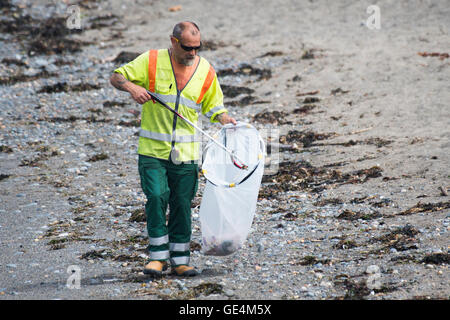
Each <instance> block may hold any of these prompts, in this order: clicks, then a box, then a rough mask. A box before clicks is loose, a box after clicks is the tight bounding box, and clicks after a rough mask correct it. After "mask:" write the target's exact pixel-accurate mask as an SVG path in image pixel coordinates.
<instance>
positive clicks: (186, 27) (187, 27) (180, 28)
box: [172, 21, 200, 39]
mask: <svg viewBox="0 0 450 320" xmlns="http://www.w3.org/2000/svg"><path fill="white" fill-rule="evenodd" d="M183 32H189V33H190V34H191V35H192V36H196V35H198V34H199V33H200V29H199V27H198V26H197V25H196V24H195V23H194V22H191V21H183V22H180V23H177V24H176V25H175V27H174V28H173V32H172V35H173V36H174V37H175V38H177V39H181V36H182V34H183Z"/></svg>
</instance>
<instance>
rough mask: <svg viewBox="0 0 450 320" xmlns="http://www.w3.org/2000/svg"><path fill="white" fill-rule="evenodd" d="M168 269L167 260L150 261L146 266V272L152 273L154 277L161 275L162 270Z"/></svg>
mask: <svg viewBox="0 0 450 320" xmlns="http://www.w3.org/2000/svg"><path fill="white" fill-rule="evenodd" d="M166 270H167V261H158V260H154V261H150V262H149V263H147V265H146V266H145V267H144V274H148V275H151V276H153V277H161V276H162V272H163V271H166Z"/></svg>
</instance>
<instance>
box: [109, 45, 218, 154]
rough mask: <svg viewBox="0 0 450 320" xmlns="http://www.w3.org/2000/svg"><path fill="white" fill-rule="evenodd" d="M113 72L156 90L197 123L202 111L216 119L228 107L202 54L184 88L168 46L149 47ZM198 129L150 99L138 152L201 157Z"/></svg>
mask: <svg viewBox="0 0 450 320" xmlns="http://www.w3.org/2000/svg"><path fill="white" fill-rule="evenodd" d="M114 72H118V73H120V74H122V75H123V76H124V77H125V78H126V79H127V80H129V81H131V82H133V83H134V84H137V85H139V86H142V87H144V88H146V89H148V90H149V91H151V92H154V93H156V95H157V96H158V97H160V98H161V100H163V101H165V102H167V104H168V105H169V106H170V107H172V108H173V109H175V110H176V111H178V112H179V113H180V114H181V115H182V116H183V117H185V118H186V119H188V120H189V121H191V122H192V123H194V124H198V123H197V122H198V118H199V113H200V112H201V113H202V114H203V115H205V116H206V117H207V118H209V120H210V121H211V122H217V121H218V120H217V119H216V116H217V115H218V114H220V113H223V112H226V111H227V110H226V109H225V108H224V106H223V93H222V90H221V88H220V84H219V81H218V79H217V74H216V72H215V71H214V68H213V67H212V66H211V65H210V64H209V62H208V61H206V59H205V58H202V57H200V61H199V63H198V66H197V68H196V69H195V71H194V74H193V75H192V77H191V79H190V80H189V81H188V83H187V84H186V86H185V87H184V88H183V89H182V90H179V89H178V88H177V84H176V80H175V75H174V72H173V67H172V62H171V60H170V55H169V50H168V49H160V50H149V51H147V52H145V53H143V54H141V55H140V56H138V57H137V58H136V59H135V60H133V61H131V62H129V63H128V64H126V65H124V66H122V67H120V68H118V69H116V70H114ZM195 131H196V130H195V128H193V127H192V126H191V125H189V124H188V123H187V122H185V121H184V120H182V119H180V118H179V117H177V116H176V115H175V114H173V113H172V112H170V111H169V110H167V109H166V108H164V107H162V106H161V105H158V103H157V102H156V103H153V101H152V100H149V101H147V102H146V103H144V104H143V106H142V113H141V129H140V132H139V146H138V153H139V154H141V155H145V156H150V157H154V158H159V159H170V158H171V159H172V160H177V161H182V162H183V161H192V160H198V159H199V147H200V141H201V137H200V136H199V135H196V134H195ZM174 156H175V158H174Z"/></svg>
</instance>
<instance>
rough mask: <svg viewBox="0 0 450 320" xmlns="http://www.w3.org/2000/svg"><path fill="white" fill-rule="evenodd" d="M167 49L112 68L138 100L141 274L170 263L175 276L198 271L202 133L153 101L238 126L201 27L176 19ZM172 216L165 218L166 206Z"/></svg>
mask: <svg viewBox="0 0 450 320" xmlns="http://www.w3.org/2000/svg"><path fill="white" fill-rule="evenodd" d="M170 41H171V47H170V48H169V49H160V50H149V51H147V52H145V53H143V54H141V55H140V56H139V57H137V58H136V59H135V60H133V61H131V62H129V63H128V64H126V65H124V66H122V67H120V68H118V69H116V70H114V73H113V75H112V76H111V78H110V82H111V84H112V85H113V86H114V87H115V88H117V89H119V90H122V91H127V92H129V93H130V95H131V97H132V98H133V100H134V101H136V102H138V103H140V104H142V105H143V106H142V113H141V129H140V134H139V146H138V154H139V164H138V167H139V175H140V179H141V186H142V189H143V191H144V193H145V195H146V197H147V202H146V204H145V212H146V215H147V232H148V236H149V247H148V248H149V257H150V261H149V263H148V264H147V265H146V266H145V267H144V273H145V274H149V275H152V276H161V275H162V272H163V271H165V270H166V269H167V267H168V261H169V262H170V264H171V267H172V273H175V274H176V275H179V276H195V275H197V274H198V273H197V271H196V270H195V268H193V267H192V266H189V257H190V248H189V247H190V246H189V245H190V238H191V231H192V230H191V201H192V199H193V198H194V196H195V193H196V191H197V186H198V165H197V160H198V159H199V150H198V149H199V137H198V136H197V135H196V132H195V129H194V128H192V127H191V126H190V125H189V124H188V123H186V122H185V121H183V120H182V119H180V118H178V117H177V116H175V115H174V114H173V113H171V112H170V111H169V110H167V109H165V108H163V107H161V106H160V105H158V104H157V103H155V102H154V101H153V100H152V99H151V96H150V95H149V94H148V93H147V89H148V90H149V91H151V92H155V93H156V94H157V95H158V97H160V98H161V99H162V100H164V101H166V102H167V103H168V104H169V105H170V106H171V107H172V108H174V109H175V110H177V111H178V112H179V113H181V114H182V115H183V116H184V117H185V118H187V119H188V120H190V121H192V122H193V123H197V120H198V116H199V112H201V113H202V114H203V115H205V116H206V117H208V118H209V119H210V121H211V122H220V123H221V124H222V125H224V124H227V123H233V124H236V120H235V119H234V118H232V117H230V116H229V115H228V113H227V110H226V109H225V108H224V106H223V94H222V90H221V88H220V85H219V82H218V79H217V75H216V73H215V71H214V69H213V67H212V66H211V65H210V64H209V63H208V61H206V59H204V58H202V57H200V56H198V55H197V53H198V50H199V49H200V47H201V36H200V30H199V28H198V26H197V25H196V24H195V23H193V22H181V23H178V24H177V25H176V26H175V27H174V29H173V33H172V35H171V36H170ZM167 206H169V209H170V211H169V218H168V222H167V223H166V209H167Z"/></svg>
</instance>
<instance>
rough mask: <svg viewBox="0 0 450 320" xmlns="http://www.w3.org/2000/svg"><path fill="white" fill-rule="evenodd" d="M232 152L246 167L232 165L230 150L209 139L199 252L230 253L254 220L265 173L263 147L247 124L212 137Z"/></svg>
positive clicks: (208, 253)
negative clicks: (227, 150) (228, 151)
mask: <svg viewBox="0 0 450 320" xmlns="http://www.w3.org/2000/svg"><path fill="white" fill-rule="evenodd" d="M214 138H215V139H216V140H217V141H218V142H220V143H222V144H223V145H225V146H226V147H227V148H228V149H231V150H233V151H234V152H235V155H237V157H238V158H239V159H241V160H242V161H243V162H244V163H245V164H246V165H247V166H248V168H247V169H246V170H243V169H240V168H238V167H236V166H235V165H234V164H233V161H232V158H231V156H230V154H229V153H227V152H225V151H224V150H223V149H222V148H220V147H219V146H217V144H215V143H214V142H212V141H211V142H209V144H208V145H207V146H206V148H205V155H204V161H203V164H202V172H203V174H204V176H205V177H206V179H207V182H206V186H205V190H204V192H203V198H202V202H201V205H200V213H199V214H200V223H201V230H202V252H203V254H205V255H215V256H224V255H229V254H231V253H233V252H235V251H236V250H238V249H239V248H241V246H242V245H243V243H244V241H245V240H246V238H247V236H248V233H249V232H250V228H251V225H252V222H253V217H254V214H255V211H256V201H257V199H258V192H259V188H260V186H261V179H262V175H263V172H264V156H265V154H264V153H265V146H264V142H263V140H262V138H261V136H260V135H259V133H258V131H257V130H256V129H255V128H254V127H253V126H251V125H250V124H247V123H238V124H237V125H232V124H227V125H225V126H223V127H222V129H221V130H220V131H219V133H218V134H217V135H216V136H215V137H214Z"/></svg>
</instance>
